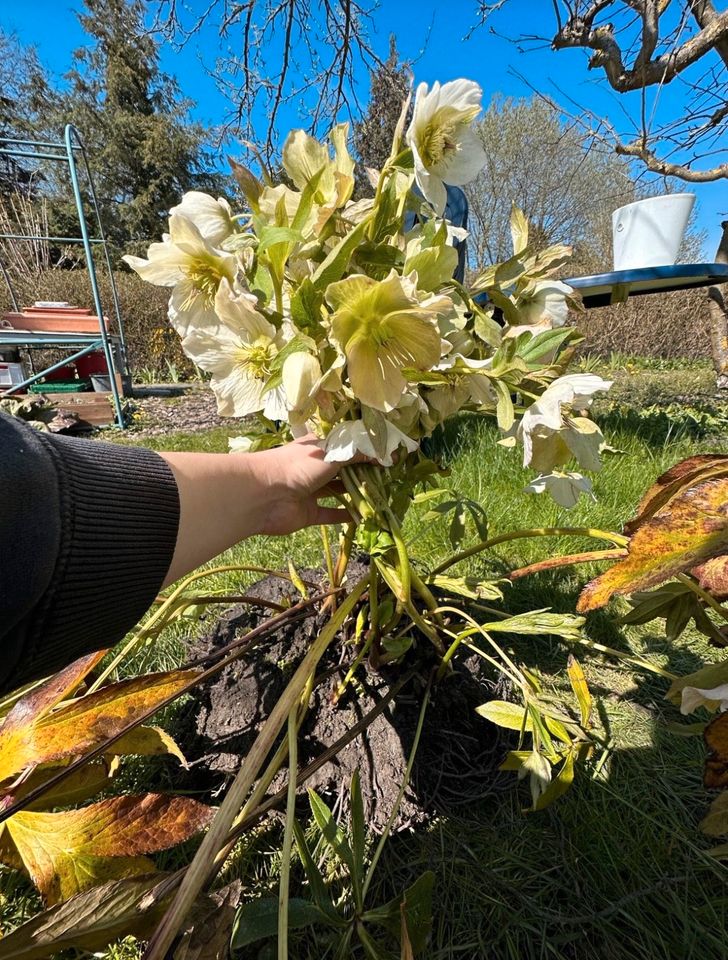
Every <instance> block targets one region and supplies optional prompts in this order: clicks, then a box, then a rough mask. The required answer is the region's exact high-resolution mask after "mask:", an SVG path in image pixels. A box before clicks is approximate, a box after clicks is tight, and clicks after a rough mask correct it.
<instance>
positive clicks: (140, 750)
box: [109, 727, 187, 768]
mask: <svg viewBox="0 0 728 960" xmlns="http://www.w3.org/2000/svg"><path fill="white" fill-rule="evenodd" d="M109 753H110V754H113V755H115V756H126V755H127V754H132V755H134V756H137V757H152V756H158V755H161V754H165V753H170V754H172V756H173V757H176V758H177V759H178V760H179V762H180V763H181V764H182V766H183V767H185V768H186V767H187V760H186V759H185V755H184V754H183V753H182V751H181V750H180V748H179V747H178V746H177V743H176V742H175V741H174V739H173V738H172V737H170V735H169V734H168V733H167V732H166V731H164V730H162V729H161V727H135V728H134V729H133V730H130V731H129V732H128V733H125V734H124V736H123V737H120V738H119V739H118V740H117V741H116V743H114V744H112V746H111V747H110V749H109Z"/></svg>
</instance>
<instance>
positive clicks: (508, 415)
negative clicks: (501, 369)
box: [490, 378, 516, 433]
mask: <svg viewBox="0 0 728 960" xmlns="http://www.w3.org/2000/svg"><path fill="white" fill-rule="evenodd" d="M490 382H491V384H492V386H493V389H494V390H495V392H496V395H497V398H498V400H497V403H496V408H495V415H496V420H497V421H498V426H499V427H500V429H501V430H502V431H503V432H504V433H507V432H508V431H509V430H510V429H511V427H512V426H513V423H514V421H515V419H516V415H515V411H514V409H513V400H512V399H511V391H510V388H509V387H508V385H507V384H505V383H504V382H503V381H502V380H497V379H495V378H494V379H492V380H491V381H490Z"/></svg>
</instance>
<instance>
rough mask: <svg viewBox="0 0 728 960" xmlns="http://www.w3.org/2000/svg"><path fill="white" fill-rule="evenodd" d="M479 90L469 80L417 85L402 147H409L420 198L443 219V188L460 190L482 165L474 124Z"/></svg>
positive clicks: (480, 96) (480, 144) (483, 152)
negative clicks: (429, 87)
mask: <svg viewBox="0 0 728 960" xmlns="http://www.w3.org/2000/svg"><path fill="white" fill-rule="evenodd" d="M482 97H483V91H482V90H481V89H480V87H479V86H478V84H477V83H474V82H473V81H472V80H453V81H451V82H450V83H445V84H443V85H442V86H440V84H439V83H434V84H433V86H432V90H429V91H428V87H427V84H426V83H421V84H420V85H419V86H418V87H417V93H416V94H415V106H414V112H413V114H412V122H411V124H410V126H409V129H408V130H407V143H408V144H409V146H410V147H411V148H412V154H413V157H414V165H415V178H416V180H417V185H418V186H419V188H420V190H421V191H422V193H423V195H424V196H425V198H426V199H427V200H429V202H430V203H431V204H432V206H433V207H434V209H435V213H437V214H438V216H442V214H443V212H444V210H445V205H446V203H447V191H446V190H445V186H444V185H445V184H446V183H450V184H453V185H455V186H462V185H463V184H465V183H469V182H470V181H471V180H474V179H475V177H477V175H478V174H479V173H480V171H481V170H482V168H483V166H484V165H485V160H486V157H485V150H484V149H483V145H482V143H481V142H480V139H479V137H478V135H477V133H476V132H475V131H474V130H473V129H472V126H471V125H472V123H473V120H474V119H475V118H476V116H477V115H478V114H479V113H480V109H481V106H482V104H481V100H482Z"/></svg>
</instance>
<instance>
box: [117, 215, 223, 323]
mask: <svg viewBox="0 0 728 960" xmlns="http://www.w3.org/2000/svg"><path fill="white" fill-rule="evenodd" d="M147 255H148V258H149V259H148V260H144V259H143V258H142V257H132V256H125V257H124V258H123V259H124V260H125V261H126V262H127V263H128V264H129V266H130V267H131V268H132V269H133V270H135V271H136V272H137V273H138V274H139V276H140V277H141V278H142V279H143V280H147V281H148V282H149V283H154V284H156V285H157V286H160V287H173V290H172V295H171V296H170V299H169V314H168V315H169V319H170V322H171V323H172V326H173V327H174V328H175V330H176V331H177V333H179V335H180V336H181V337H184V336H185V335H186V334H187V333H188V331H189V330H190V328H191V327H192V326H198V327H201V326H215V325H216V324H217V322H218V320H217V315H216V313H215V296H216V294H217V291H218V288H219V287H220V283H221V282H222V281H223V280H227V281H229V282H230V283H232V282H233V280H234V279H235V272H236V269H237V263H236V260H235V257H234V256H233V255H232V254H230V253H225V252H223V251H222V250H217V249H216V248H215V247H213V246H212V244H211V243H210V242H209V241H208V240H206V239H205V238H204V237H203V236H202V234H201V233H200V231H199V229H198V227H196V226H195V224H194V223H193V222H192V221H191V220H189V219H188V218H187V217H183V216H180V215H179V214H175V215H173V216H171V217H170V218H169V233H168V234H165V237H164V240H163V241H162V243H152V244H151V245H150V247H149V250H148V251H147Z"/></svg>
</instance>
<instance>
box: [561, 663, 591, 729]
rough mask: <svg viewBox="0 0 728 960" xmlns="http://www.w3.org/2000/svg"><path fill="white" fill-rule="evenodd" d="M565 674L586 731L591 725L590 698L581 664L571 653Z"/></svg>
mask: <svg viewBox="0 0 728 960" xmlns="http://www.w3.org/2000/svg"><path fill="white" fill-rule="evenodd" d="M566 672H567V673H568V675H569V683H570V684H571V689H572V690H573V691H574V696H575V697H576V700H577V703H578V704H579V713H580V716H581V725H582V727H584V729H585V730H587V729H588V728H589V725H590V723H591V712H592V698H591V693H590V692H589V685H588V684H587V682H586V677H585V676H584V671H583V670H582V668H581V664H580V663H579V661H578V660H577V659H576V657H575V656H574V655H573V654H572V653H570V654H569V660H568V664H567V667H566Z"/></svg>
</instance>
